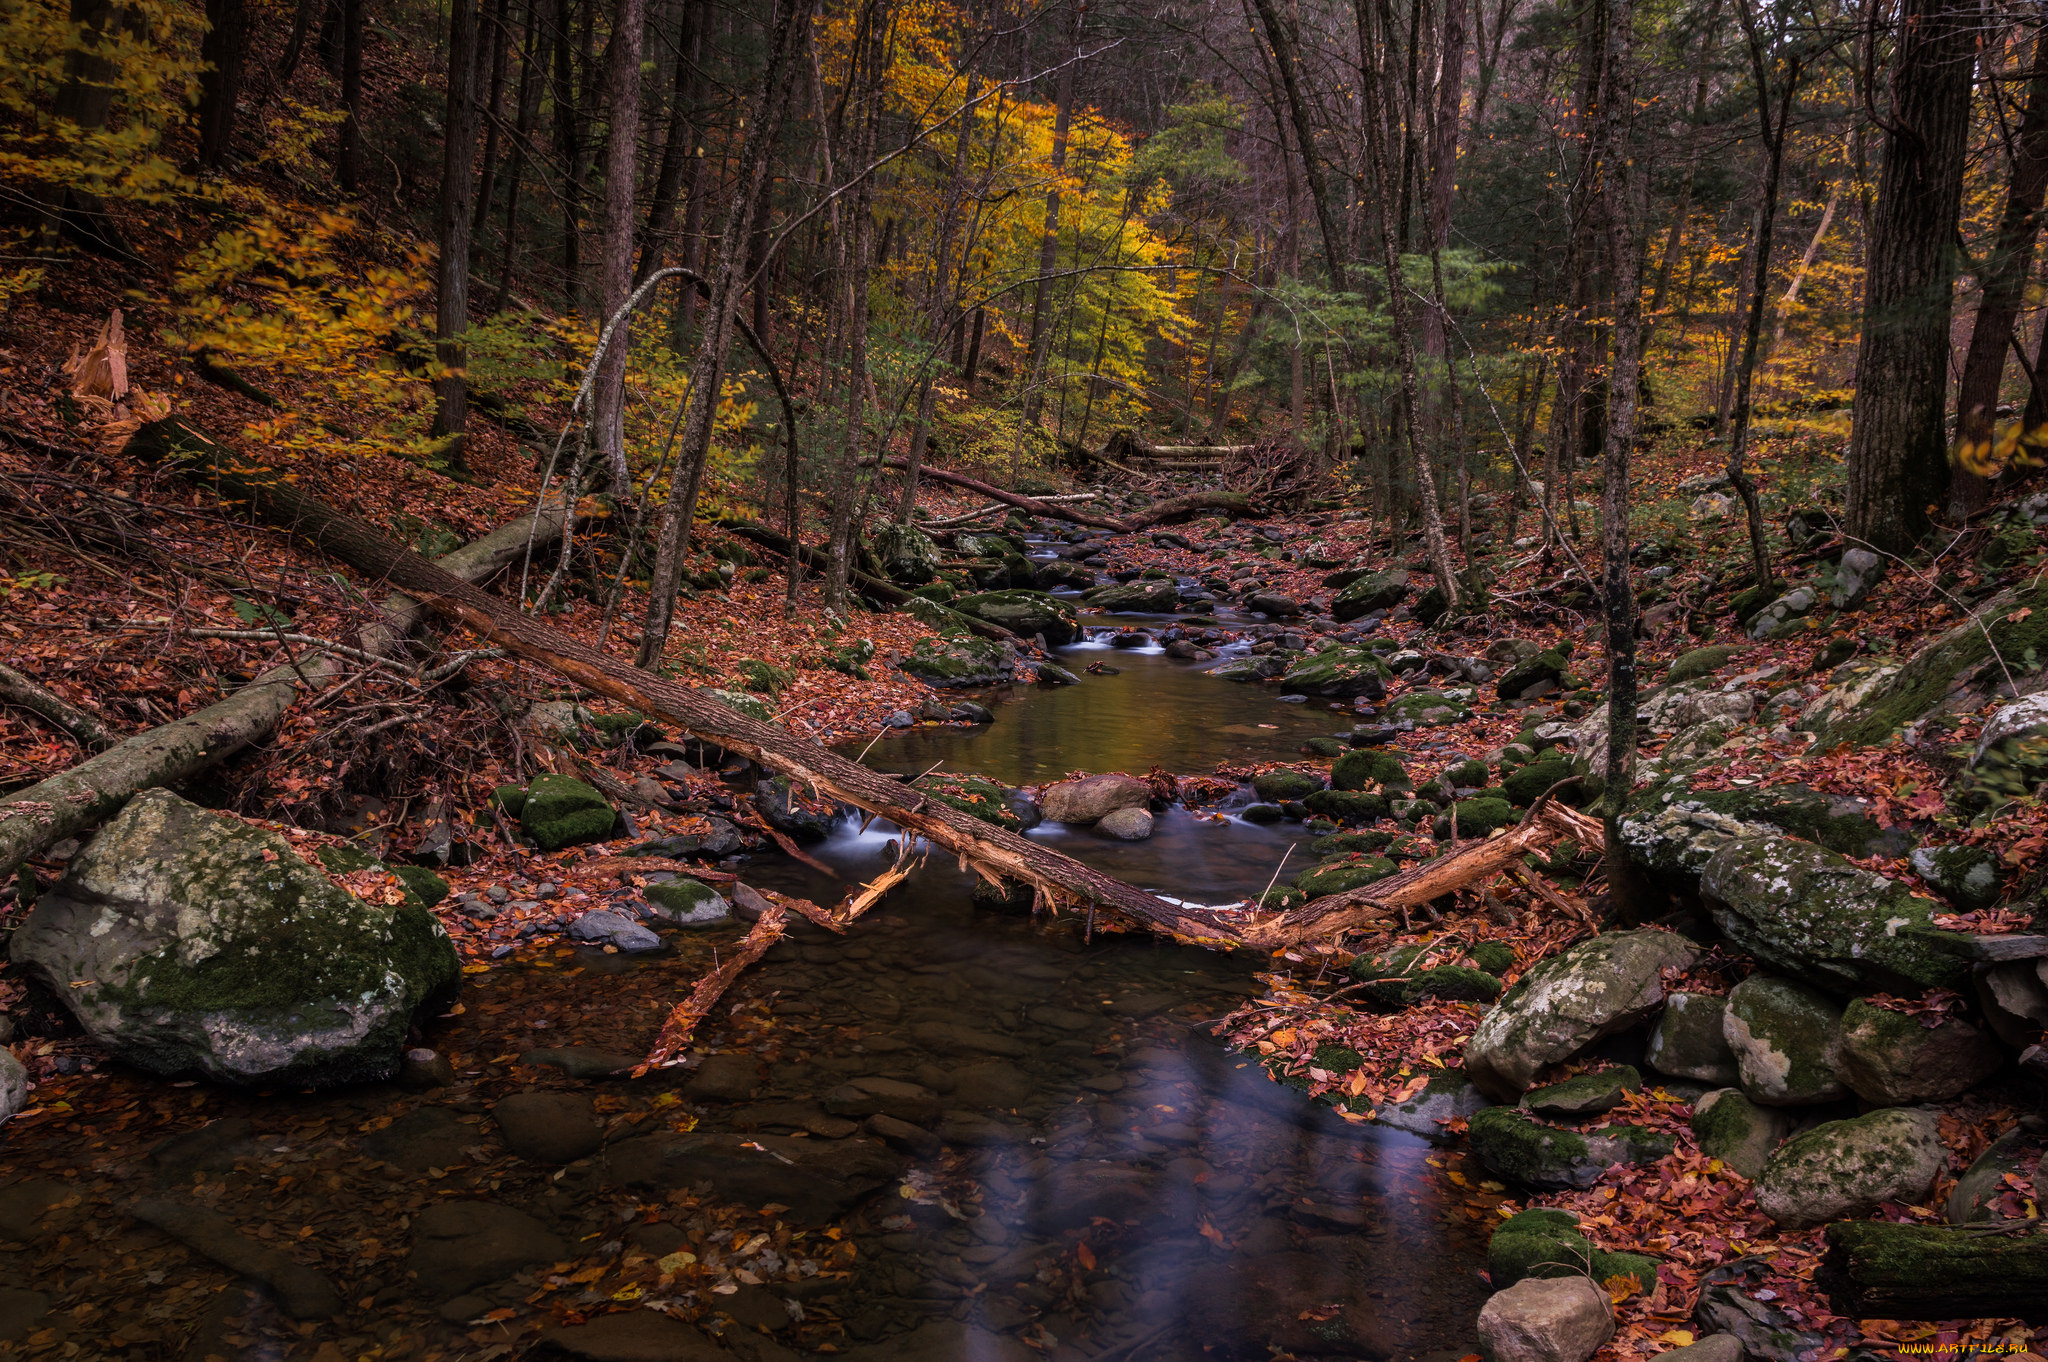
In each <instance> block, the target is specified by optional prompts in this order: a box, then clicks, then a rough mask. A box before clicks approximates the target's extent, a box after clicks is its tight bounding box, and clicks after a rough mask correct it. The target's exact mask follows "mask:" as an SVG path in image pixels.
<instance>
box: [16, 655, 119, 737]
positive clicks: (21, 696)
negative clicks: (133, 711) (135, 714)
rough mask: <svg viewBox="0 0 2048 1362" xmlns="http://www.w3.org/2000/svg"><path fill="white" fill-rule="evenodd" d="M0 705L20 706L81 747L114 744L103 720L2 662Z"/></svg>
mask: <svg viewBox="0 0 2048 1362" xmlns="http://www.w3.org/2000/svg"><path fill="white" fill-rule="evenodd" d="M0 704H9V705H17V706H19V707H20V708H22V709H25V710H27V711H28V712H29V713H31V714H34V715H37V716H39V717H41V718H43V719H46V720H48V721H49V722H50V723H53V724H55V725H56V726H57V727H58V728H61V729H63V730H64V732H66V733H68V734H70V735H71V738H72V740H73V741H75V742H76V743H77V744H78V745H79V746H80V747H83V748H84V749H85V750H86V751H88V752H98V751H100V750H102V749H104V748H108V747H112V746H113V745H114V739H113V737H112V736H111V735H110V734H109V733H108V732H107V730H106V729H104V728H102V727H101V726H100V721H99V720H98V719H95V718H94V717H93V716H92V715H90V714H87V713H86V712H85V711H84V710H82V709H80V708H79V707H78V706H76V705H74V704H72V703H71V702H70V701H69V700H66V699H65V698H64V697H63V696H61V695H59V694H57V692H55V691H53V690H51V689H50V688H49V687H47V686H45V685H42V684H41V683H40V682H38V681H36V680H35V678H33V677H29V676H23V675H22V674H21V673H20V672H18V671H16V670H14V668H12V667H10V666H7V665H6V664H5V663H0Z"/></svg>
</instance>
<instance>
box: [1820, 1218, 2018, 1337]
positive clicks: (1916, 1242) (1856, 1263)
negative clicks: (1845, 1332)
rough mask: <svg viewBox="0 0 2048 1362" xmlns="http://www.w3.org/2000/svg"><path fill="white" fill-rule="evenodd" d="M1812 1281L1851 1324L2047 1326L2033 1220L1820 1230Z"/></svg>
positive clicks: (1866, 1224) (1843, 1224)
mask: <svg viewBox="0 0 2048 1362" xmlns="http://www.w3.org/2000/svg"><path fill="white" fill-rule="evenodd" d="M1825 1233H1826V1237H1827V1253H1826V1256H1825V1257H1823V1258H1822V1259H1821V1264H1820V1270H1819V1271H1818V1272H1817V1273H1816V1274H1815V1277H1814V1281H1815V1284H1816V1285H1818V1286H1819V1287H1820V1288H1821V1290H1822V1291H1824V1292H1826V1293H1827V1296H1828V1302H1829V1304H1831V1305H1832V1306H1833V1307H1834V1308H1835V1309H1836V1310H1837V1311H1839V1312H1841V1313H1842V1314H1843V1315H1846V1316H1847V1317H1849V1318H1850V1319H1873V1318H1875V1319H1993V1318H2002V1319H2013V1318H2017V1319H2022V1320H2025V1321H2026V1322H2027V1323H2029V1324H2048V1233H2042V1232H2041V1231H2040V1229H2039V1227H2038V1225H2037V1224H2036V1223H2035V1222H2032V1221H2018V1222H2007V1223H2005V1224H1998V1223H1992V1224H1988V1225H1901V1224H1895V1223H1891V1222H1887V1221H1882V1220H1875V1221H1863V1220H1846V1221H1840V1222H1837V1223H1835V1224H1832V1225H1829V1226H1828V1227H1827V1230H1826V1232H1825Z"/></svg>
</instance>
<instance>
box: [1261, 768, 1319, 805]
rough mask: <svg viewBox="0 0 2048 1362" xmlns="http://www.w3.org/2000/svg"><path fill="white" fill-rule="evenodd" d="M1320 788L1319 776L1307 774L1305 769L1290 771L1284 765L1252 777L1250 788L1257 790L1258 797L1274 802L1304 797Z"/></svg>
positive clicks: (1279, 802)
mask: <svg viewBox="0 0 2048 1362" xmlns="http://www.w3.org/2000/svg"><path fill="white" fill-rule="evenodd" d="M1322 788H1323V782H1322V778H1321V777H1319V776H1312V775H1309V774H1308V773H1307V772H1306V771H1292V770H1289V769H1288V768H1286V767H1284V766H1283V767H1281V768H1280V769H1278V770H1274V771H1267V772H1265V773H1264V774H1262V775H1257V776H1254V777H1252V789H1253V790H1255V791H1257V792H1258V796H1259V798H1261V799H1263V800H1266V801H1268V802H1270V803H1275V804H1284V803H1286V802H1287V801H1288V800H1290V799H1306V798H1308V796H1310V795H1312V794H1314V793H1315V792H1316V791H1317V790H1320V789H1322Z"/></svg>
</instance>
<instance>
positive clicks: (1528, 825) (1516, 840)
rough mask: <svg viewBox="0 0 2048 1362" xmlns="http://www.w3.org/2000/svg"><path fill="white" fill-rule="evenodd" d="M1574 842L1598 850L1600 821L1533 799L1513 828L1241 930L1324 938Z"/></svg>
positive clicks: (1264, 941) (1274, 939)
mask: <svg viewBox="0 0 2048 1362" xmlns="http://www.w3.org/2000/svg"><path fill="white" fill-rule="evenodd" d="M1564 841H1576V842H1578V843H1579V844H1580V845H1581V846H1584V847H1587V848H1588V849H1591V850H1598V849H1600V848H1601V847H1604V846H1605V845H1606V841H1605V837H1604V836H1603V832H1602V828H1601V825H1600V820H1598V819H1597V818H1588V817H1587V816H1586V815H1584V814H1582V813H1578V812H1576V811H1574V810H1572V809H1568V808H1566V807H1565V806H1564V805H1562V804H1558V803H1556V802H1555V801H1553V800H1548V799H1544V800H1539V801H1537V804H1536V806H1535V807H1534V808H1532V809H1530V810H1529V812H1528V815H1527V816H1526V817H1524V818H1523V819H1522V821H1521V822H1520V823H1519V824H1517V825H1516V826H1514V827H1512V828H1509V829H1507V830H1505V831H1503V832H1501V833H1500V834H1499V835H1498V836H1495V837H1489V838H1487V839H1486V840H1484V841H1477V840H1475V841H1470V842H1462V843H1460V844H1459V845H1457V846H1456V847H1454V848H1453V849H1451V850H1450V851H1447V852H1445V853H1444V854H1443V855H1441V856H1438V857H1436V858H1435V859H1434V860H1428V861H1423V862H1421V863H1419V864H1417V865H1414V866H1411V867H1410V868H1409V869H1407V870H1403V871H1401V872H1400V873H1399V874H1395V875H1389V876H1388V877H1387V878H1386V879H1383V880H1375V881H1374V882H1373V883H1371V884H1368V885H1365V886H1363V887H1361V888H1358V889H1351V890H1347V891H1345V892H1344V893H1341V894H1329V895H1326V896H1325V897H1323V898H1319V899H1311V900H1310V901H1309V902H1307V903H1305V904H1303V905H1302V906H1301V907H1299V908H1291V909H1289V910H1288V911H1286V912H1284V913H1282V914H1280V915H1279V916H1277V917H1274V918H1269V919H1265V920H1263V921H1261V920H1256V919H1255V920H1253V921H1251V922H1248V923H1246V924H1245V926H1244V928H1243V931H1242V935H1243V937H1244V939H1245V941H1246V943H1247V944H1249V945H1253V946H1265V947H1268V948H1277V947H1281V946H1292V945H1295V944H1298V943H1300V942H1303V941H1310V940H1317V939H1322V940H1327V939H1329V938H1331V937H1334V936H1336V935H1337V934H1338V933H1340V932H1347V931H1350V930H1352V929H1354V928H1358V927H1372V926H1378V925H1379V924H1380V923H1382V922H1384V921H1385V920H1386V919H1387V918H1388V917H1390V916H1394V915H1396V914H1398V915H1401V916H1402V917H1403V919H1404V921H1405V919H1406V915H1407V914H1408V913H1409V912H1410V911H1411V910H1413V909H1416V908H1420V907H1421V906H1422V905H1423V904H1425V903H1428V902H1430V901H1431V900H1433V899H1439V898H1442V897H1443V896H1444V895H1445V894H1448V893H1451V892H1452V891H1453V890H1458V889H1464V888H1468V887H1470V886H1472V885H1475V884H1484V883H1485V882H1487V881H1488V880H1491V879H1493V878H1494V877H1495V876H1497V875H1500V874H1502V873H1503V872H1505V871H1507V870H1508V869H1509V868H1510V867H1513V866H1518V865H1520V864H1521V860H1522V857H1524V856H1526V855H1528V854H1529V853H1530V852H1534V851H1544V850H1547V849H1549V848H1550V847H1553V846H1555V845H1557V844H1558V843H1559V842H1564Z"/></svg>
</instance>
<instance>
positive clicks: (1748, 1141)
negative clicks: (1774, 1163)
mask: <svg viewBox="0 0 2048 1362" xmlns="http://www.w3.org/2000/svg"><path fill="white" fill-rule="evenodd" d="M1692 1133H1693V1137H1694V1138H1695V1139H1697V1140H1698V1141H1699V1144H1700V1151H1701V1152H1702V1153H1704V1154H1706V1155H1707V1156H1708V1157H1709V1158H1716V1159H1719V1160H1720V1161H1721V1162H1723V1163H1725V1164H1727V1165H1728V1166H1729V1167H1730V1168H1733V1169H1734V1170H1735V1171H1736V1172H1738V1173H1740V1174H1742V1176H1744V1177H1746V1178H1753V1177H1755V1176H1756V1175H1757V1173H1758V1172H1760V1171H1761V1170H1762V1168H1763V1166H1764V1160H1766V1159H1768V1158H1770V1156H1771V1152H1772V1151H1773V1150H1775V1149H1776V1148H1777V1147H1778V1146H1779V1145H1781V1144H1783V1143H1784V1142H1785V1137H1786V1136H1788V1135H1790V1134H1791V1133H1792V1117H1791V1116H1790V1115H1789V1114H1787V1113H1786V1112H1784V1111H1782V1110H1780V1109H1779V1108H1777V1107H1760V1106H1758V1105H1757V1104H1756V1103H1754V1102H1752V1101H1750V1100H1749V1099H1748V1098H1747V1097H1745V1096H1743V1094H1742V1090H1741V1089H1740V1088H1717V1089H1715V1090H1714V1091H1713V1092H1709V1093H1702V1094H1701V1095H1700V1098H1699V1100H1698V1101H1696V1102H1694V1103H1693V1104H1692Z"/></svg>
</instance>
